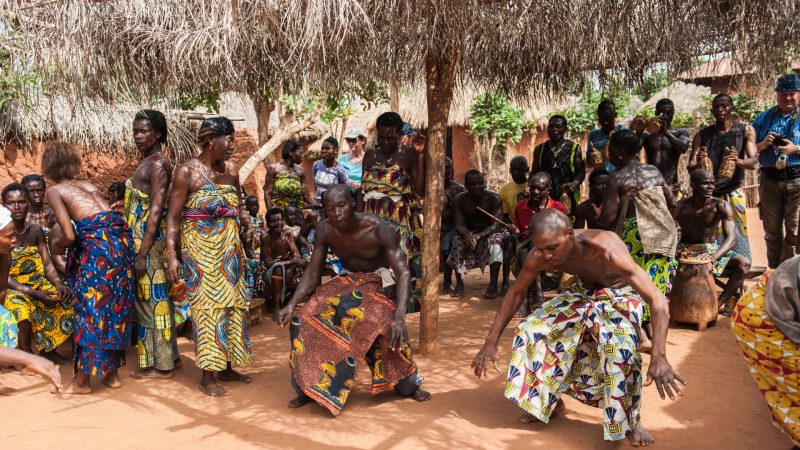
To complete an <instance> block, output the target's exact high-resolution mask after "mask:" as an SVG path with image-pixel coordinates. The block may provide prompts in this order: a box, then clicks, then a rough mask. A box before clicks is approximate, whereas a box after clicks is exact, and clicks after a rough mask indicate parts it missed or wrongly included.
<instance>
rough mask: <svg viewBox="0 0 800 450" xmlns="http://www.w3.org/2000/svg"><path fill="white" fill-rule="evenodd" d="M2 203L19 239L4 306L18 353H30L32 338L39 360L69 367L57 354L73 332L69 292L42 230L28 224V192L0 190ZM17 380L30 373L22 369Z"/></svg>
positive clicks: (14, 188) (17, 186) (18, 186)
mask: <svg viewBox="0 0 800 450" xmlns="http://www.w3.org/2000/svg"><path fill="white" fill-rule="evenodd" d="M2 197H3V205H5V207H6V208H8V210H9V211H11V218H12V219H13V222H14V234H15V237H16V238H17V242H16V245H15V247H14V249H13V250H12V251H11V267H10V269H9V271H8V292H7V293H6V299H5V306H6V308H8V310H9V311H11V312H12V313H14V318H15V319H16V320H17V322H18V326H19V349H20V350H23V351H26V352H28V353H33V349H32V348H31V337H33V338H34V339H33V341H34V342H35V343H36V348H37V349H38V350H39V355H40V356H43V357H45V358H47V359H49V360H50V361H53V363H55V364H67V363H69V362H70V360H69V359H67V358H64V357H63V356H61V355H59V354H58V352H57V351H56V349H57V348H58V346H59V345H61V344H62V343H63V342H65V341H66V340H67V339H69V338H70V337H71V336H72V332H73V331H74V329H75V322H74V320H73V310H72V291H71V290H70V289H69V288H68V287H66V286H65V285H64V284H63V283H62V282H61V278H60V277H59V276H58V271H57V270H56V268H55V266H53V263H52V262H51V260H50V251H49V250H48V249H47V239H46V238H45V235H44V232H43V231H42V228H41V227H40V226H39V225H38V224H36V223H30V222H26V218H27V216H28V207H29V205H30V202H29V199H30V195H29V194H28V191H27V188H26V187H25V186H24V185H23V184H20V183H11V184H9V185H8V186H6V187H5V188H3V193H2ZM20 375H26V376H31V375H33V373H32V372H28V371H26V370H25V369H22V370H21V371H20Z"/></svg>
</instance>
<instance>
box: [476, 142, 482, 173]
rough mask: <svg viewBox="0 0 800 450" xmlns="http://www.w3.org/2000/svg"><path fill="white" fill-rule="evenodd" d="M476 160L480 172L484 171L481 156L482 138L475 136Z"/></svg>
mask: <svg viewBox="0 0 800 450" xmlns="http://www.w3.org/2000/svg"><path fill="white" fill-rule="evenodd" d="M475 161H476V162H477V166H478V172H480V173H483V158H482V157H481V138H480V137H479V136H475Z"/></svg>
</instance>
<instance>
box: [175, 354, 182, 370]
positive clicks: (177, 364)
mask: <svg viewBox="0 0 800 450" xmlns="http://www.w3.org/2000/svg"><path fill="white" fill-rule="evenodd" d="M181 367H183V361H181V357H180V356H179V357H177V358H175V368H176V369H180V368H181Z"/></svg>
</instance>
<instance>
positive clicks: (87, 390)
mask: <svg viewBox="0 0 800 450" xmlns="http://www.w3.org/2000/svg"><path fill="white" fill-rule="evenodd" d="M50 393H51V394H58V393H59V392H58V391H57V390H56V388H55V387H51V388H50ZM61 393H62V394H91V393H92V386H91V385H88V384H87V385H85V386H81V385H80V384H78V382H77V381H76V380H72V381H71V382H70V383H69V384H65V385H64V386H62V387H61Z"/></svg>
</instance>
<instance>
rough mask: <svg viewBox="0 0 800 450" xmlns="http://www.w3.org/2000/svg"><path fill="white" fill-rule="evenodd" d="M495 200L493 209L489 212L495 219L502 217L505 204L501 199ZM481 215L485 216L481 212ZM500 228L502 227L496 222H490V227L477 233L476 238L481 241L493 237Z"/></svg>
mask: <svg viewBox="0 0 800 450" xmlns="http://www.w3.org/2000/svg"><path fill="white" fill-rule="evenodd" d="M494 200H495V201H494V204H493V205H492V209H490V210H489V212H490V213H491V214H492V215H493V216H495V217H500V216H501V215H502V214H503V202H501V201H500V198H499V197H497V198H495V199H494ZM479 213H480V214H483V213H482V212H480V211H479ZM499 226H500V224H499V223H497V222H496V221H494V220H490V221H489V226H488V227H486V228H484V229H483V230H481V231H480V232H479V233H477V234H476V235H475V238H476V239H479V240H480V239H484V238H487V237H489V236H491V235H493V234H494V233H497V229H498V228H499Z"/></svg>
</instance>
